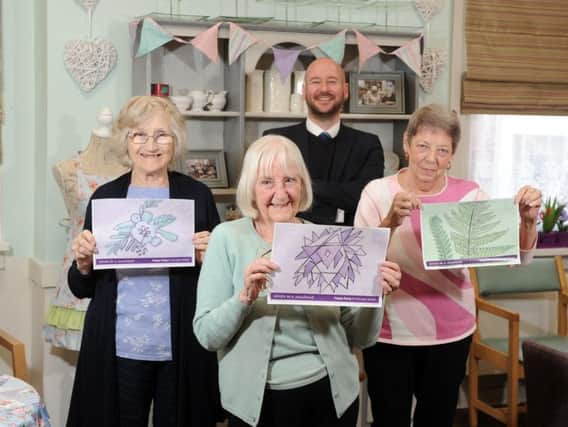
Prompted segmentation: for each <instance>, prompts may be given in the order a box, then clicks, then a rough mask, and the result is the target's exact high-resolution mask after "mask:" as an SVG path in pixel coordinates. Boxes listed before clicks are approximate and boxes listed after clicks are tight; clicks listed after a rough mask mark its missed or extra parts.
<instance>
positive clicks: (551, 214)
mask: <svg viewBox="0 0 568 427" xmlns="http://www.w3.org/2000/svg"><path fill="white" fill-rule="evenodd" d="M565 207H566V204H564V203H560V202H559V201H558V199H557V198H556V197H555V198H554V199H553V198H551V197H548V198H547V199H546V201H545V202H544V206H543V207H542V211H541V213H540V216H541V219H542V231H543V232H544V233H550V232H551V231H554V227H555V226H556V227H558V230H560V231H562V230H564V229H565V227H564V217H563V215H562V212H563V211H564V208H565Z"/></svg>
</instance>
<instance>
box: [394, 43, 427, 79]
mask: <svg viewBox="0 0 568 427" xmlns="http://www.w3.org/2000/svg"><path fill="white" fill-rule="evenodd" d="M422 37H423V35H420V36H419V37H416V38H415V39H414V40H410V41H409V42H408V43H406V44H405V45H403V46H401V47H399V48H398V49H397V50H395V51H394V52H392V53H391V55H396V56H398V57H399V58H400V59H401V61H402V62H404V63H405V64H406V65H408V66H409V67H410V69H411V70H412V71H414V72H415V73H416V75H417V76H420V75H421V74H422V70H421V68H422V55H421V54H420V41H421V40H422Z"/></svg>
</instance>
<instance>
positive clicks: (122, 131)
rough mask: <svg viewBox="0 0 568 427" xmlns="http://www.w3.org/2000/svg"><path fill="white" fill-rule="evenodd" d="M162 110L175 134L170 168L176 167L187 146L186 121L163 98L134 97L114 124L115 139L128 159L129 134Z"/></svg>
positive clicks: (174, 107) (168, 101) (166, 99)
mask: <svg viewBox="0 0 568 427" xmlns="http://www.w3.org/2000/svg"><path fill="white" fill-rule="evenodd" d="M158 110H161V111H163V112H165V113H166V114H167V115H168V116H169V118H170V123H169V125H170V129H171V131H172V133H173V134H174V155H173V157H172V160H171V162H170V165H169V166H170V167H172V166H174V164H175V163H176V162H177V158H178V157H179V156H180V155H181V153H182V150H183V148H184V147H185V145H186V140H185V139H186V138H187V133H186V128H185V120H184V118H183V116H182V115H181V114H180V112H179V110H178V109H177V107H176V106H175V105H174V104H173V103H172V102H171V101H170V100H169V99H168V98H165V97H161V96H148V95H144V96H134V97H132V98H130V99H129V100H128V102H127V103H126V104H125V105H124V107H122V110H120V113H119V114H118V117H117V118H116V120H115V122H114V124H113V137H114V138H116V140H117V141H118V142H119V143H120V144H121V146H122V149H121V151H122V153H123V154H124V155H125V156H127V157H128V132H130V131H131V130H132V129H136V128H138V127H139V126H140V125H141V124H142V123H143V122H144V121H145V120H146V119H147V118H148V117H149V116H150V115H152V114H153V113H154V112H156V111H158Z"/></svg>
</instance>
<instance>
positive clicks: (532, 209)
mask: <svg viewBox="0 0 568 427" xmlns="http://www.w3.org/2000/svg"><path fill="white" fill-rule="evenodd" d="M515 203H518V205H519V214H520V215H521V221H522V222H523V223H526V224H530V225H533V224H536V220H537V218H538V213H539V212H540V205H541V203H542V200H541V193H540V191H539V190H537V189H536V188H534V187H530V186H528V185H525V186H524V187H521V189H520V190H519V191H518V192H517V195H516V196H515Z"/></svg>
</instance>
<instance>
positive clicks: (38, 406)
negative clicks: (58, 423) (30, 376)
mask: <svg viewBox="0 0 568 427" xmlns="http://www.w3.org/2000/svg"><path fill="white" fill-rule="evenodd" d="M0 426H2V427H5V426H6V427H7V426H10V427H30V426H39V427H51V424H50V422H49V415H48V414H47V409H46V407H45V405H44V404H43V403H42V402H41V399H40V397H39V394H38V393H37V391H35V389H34V388H33V387H32V386H31V385H29V384H28V383H26V382H24V381H22V380H20V379H18V378H15V377H12V376H10V375H0Z"/></svg>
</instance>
